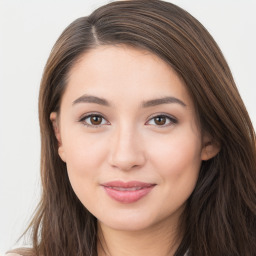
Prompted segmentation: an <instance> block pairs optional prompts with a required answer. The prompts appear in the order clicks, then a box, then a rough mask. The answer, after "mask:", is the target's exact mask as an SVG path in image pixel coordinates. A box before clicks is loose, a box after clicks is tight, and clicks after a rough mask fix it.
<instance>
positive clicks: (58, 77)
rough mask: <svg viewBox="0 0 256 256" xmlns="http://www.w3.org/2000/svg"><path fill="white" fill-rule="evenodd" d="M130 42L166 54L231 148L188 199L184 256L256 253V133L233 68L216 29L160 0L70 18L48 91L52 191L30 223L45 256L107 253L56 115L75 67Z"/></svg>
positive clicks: (44, 117) (47, 169)
mask: <svg viewBox="0 0 256 256" xmlns="http://www.w3.org/2000/svg"><path fill="white" fill-rule="evenodd" d="M117 44H125V45H129V46H132V47H136V48H139V49H146V50H148V51H150V52H152V53H154V54H156V55H158V56H159V57H160V58H162V59H163V60H164V61H166V62H167V63H168V64H169V65H170V66H171V67H172V68H173V69H174V70H175V71H176V72H177V74H178V75H180V76H181V77H182V78H183V80H184V81H185V84H186V86H187V90H188V92H189V93H190V95H191V97H192V99H193V101H194V104H195V106H196V110H197V113H198V115H199V120H200V125H201V128H202V131H203V132H205V133H208V134H210V135H211V136H212V138H213V139H214V141H215V142H216V143H219V145H221V150H220V152H219V153H218V155H217V156H216V157H214V158H213V159H211V160H209V161H205V162H203V163H202V166H201V170H200V174H199V178H198V182H197V184H196V187H195V189H194V191H193V193H192V195H191V196H190V198H189V199H188V201H187V205H186V209H185V212H184V214H183V216H182V217H183V218H182V222H183V226H184V228H185V232H184V237H183V239H182V241H181V244H180V245H179V248H178V249H177V251H176V253H175V256H183V255H184V253H185V252H186V251H187V250H188V249H189V255H193V256H216V255H218V256H222V255H223V256H224V255H225V256H252V255H256V152H255V151H256V150H255V132H254V130H253V127H252V124H251V121H250V118H249V116H248V113H247V111H246V109H245V106H244V104H243V102H242V100H241V98H240V96H239V93H238V90H237V88H236V85H235V82H234V80H233V78H232V74H231V72H230V69H229V67H228V65H227V63H226V61H225V59H224V57H223V55H222V53H221V51H220V49H219V48H218V46H217V44H216V43H215V41H214V40H213V38H212V37H211V35H210V34H209V33H208V32H207V30H206V29H205V28H204V27H203V26H202V25H201V24H200V23H199V22H198V21H197V20H196V19H195V18H194V17H192V16H191V15H190V14H189V13H187V12H186V11H184V10H183V9H181V8H179V7H177V6H175V5H173V4H171V3H167V2H163V1H158V0H138V1H137V0H134V1H118V2H113V3H110V4H107V5H105V6H103V7H100V8H99V9H97V10H96V11H94V12H93V13H92V14H91V15H90V16H88V17H82V18H79V19H77V20H76V21H74V22H73V23H72V24H70V25H69V26H68V27H67V28H66V29H65V31H64V32H63V33H62V34H61V36H60V37H59V39H58V40H57V42H56V44H55V45H54V47H53V50H52V52H51V54H50V57H49V59H48V61H47V64H46V67H45V70H44V74H43V78H42V82H41V88H40V96H39V118H40V128H41V143H42V148H41V178H42V186H43V191H42V198H41V201H40V204H39V206H38V208H37V211H36V214H35V216H34V219H33V220H32V222H31V225H30V229H31V230H32V233H33V249H34V252H35V255H44V256H56V255H62V256H64V255H69V256H70V255H77V256H82V255H87V256H89V255H90V256H95V255H97V225H96V222H97V220H96V218H95V217H94V216H93V215H92V214H91V213H90V212H88V211H87V209H86V208H85V207H84V206H83V205H82V204H81V202H80V201H79V200H78V198H77V197H76V195H75V193H74V192H73V190H72V188H71V185H70V182H69V179H68V175H67V171H66V165H65V163H64V162H62V161H61V159H60V158H59V156H58V143H57V140H56V138H55V135H54V131H53V128H52V124H51V121H50V118H49V117H50V113H51V112H53V111H57V112H58V110H59V107H60V101H61V97H62V95H63V92H64V90H65V86H66V83H67V79H68V74H69V71H70V69H71V67H72V66H73V65H74V64H75V63H76V61H77V60H78V59H79V58H80V57H81V55H83V53H85V52H86V51H89V50H90V49H92V48H95V47H97V46H98V45H117Z"/></svg>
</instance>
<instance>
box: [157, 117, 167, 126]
mask: <svg viewBox="0 0 256 256" xmlns="http://www.w3.org/2000/svg"><path fill="white" fill-rule="evenodd" d="M154 121H155V124H156V125H164V124H166V117H165V116H157V117H154Z"/></svg>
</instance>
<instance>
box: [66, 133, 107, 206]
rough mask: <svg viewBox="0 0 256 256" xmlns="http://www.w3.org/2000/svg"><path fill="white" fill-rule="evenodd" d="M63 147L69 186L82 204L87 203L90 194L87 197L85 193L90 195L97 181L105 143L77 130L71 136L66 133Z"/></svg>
mask: <svg viewBox="0 0 256 256" xmlns="http://www.w3.org/2000/svg"><path fill="white" fill-rule="evenodd" d="M63 137H64V136H63ZM65 138H66V140H65ZM63 147H64V150H65V154H66V164H67V171H68V176H69V180H70V183H71V186H72V188H73V190H74V192H75V194H76V195H77V197H78V198H79V199H80V200H81V201H82V202H83V204H88V203H89V201H90V197H91V196H89V198H87V197H86V195H91V194H92V193H93V192H94V191H93V189H94V188H95V185H97V184H98V183H99V180H98V177H99V172H100V170H101V169H102V168H101V166H102V164H103V162H104V159H105V158H106V152H107V147H106V143H105V142H104V140H102V139H100V138H98V139H96V137H95V136H94V135H93V136H85V135H84V134H83V133H80V132H79V133H77V134H75V133H73V134H72V136H70V135H68V134H67V136H65V137H64V140H63Z"/></svg>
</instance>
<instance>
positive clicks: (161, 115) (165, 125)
mask: <svg viewBox="0 0 256 256" xmlns="http://www.w3.org/2000/svg"><path fill="white" fill-rule="evenodd" d="M156 117H166V118H167V119H169V120H170V123H168V124H164V125H157V124H155V125H154V126H157V127H159V128H164V127H168V126H171V125H175V124H177V123H178V119H177V118H176V117H174V116H172V115H170V114H166V113H157V114H154V115H151V116H150V117H148V121H147V122H146V123H145V124H146V125H150V124H148V122H149V121H151V120H152V119H154V118H156Z"/></svg>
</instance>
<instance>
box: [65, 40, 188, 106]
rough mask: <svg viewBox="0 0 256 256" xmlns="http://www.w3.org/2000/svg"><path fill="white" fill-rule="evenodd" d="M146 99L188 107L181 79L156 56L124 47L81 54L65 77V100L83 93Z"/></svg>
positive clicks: (113, 47)
mask: <svg viewBox="0 0 256 256" xmlns="http://www.w3.org/2000/svg"><path fill="white" fill-rule="evenodd" d="M85 93H86V94H92V95H94V94H96V95H97V96H102V97H103V96H104V97H107V98H115V97H116V98H119V99H127V98H130V99H132V100H133V101H134V100H138V101H140V100H147V99H150V98H159V97H165V96H176V97H180V98H182V99H183V100H185V101H186V102H187V104H191V99H190V97H189V95H188V93H187V90H186V86H185V84H184V82H183V80H182V79H181V78H180V77H179V76H178V75H177V73H176V72H175V71H174V70H173V69H172V68H171V66H170V65H168V64H167V63H166V62H164V61H163V60H162V59H160V58H159V57H158V56H156V55H155V54H152V53H150V52H149V51H145V50H141V49H137V48H132V47H128V46H124V45H118V46H99V47H97V48H94V49H92V50H90V51H88V52H86V53H85V54H83V55H82V56H81V57H80V59H79V60H78V62H77V63H76V64H75V65H74V66H73V67H72V69H71V70H70V72H69V76H68V83H67V89H66V91H65V93H64V97H66V98H67V97H68V98H70V100H72V99H73V100H75V99H76V98H77V97H79V96H81V95H82V94H85Z"/></svg>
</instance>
